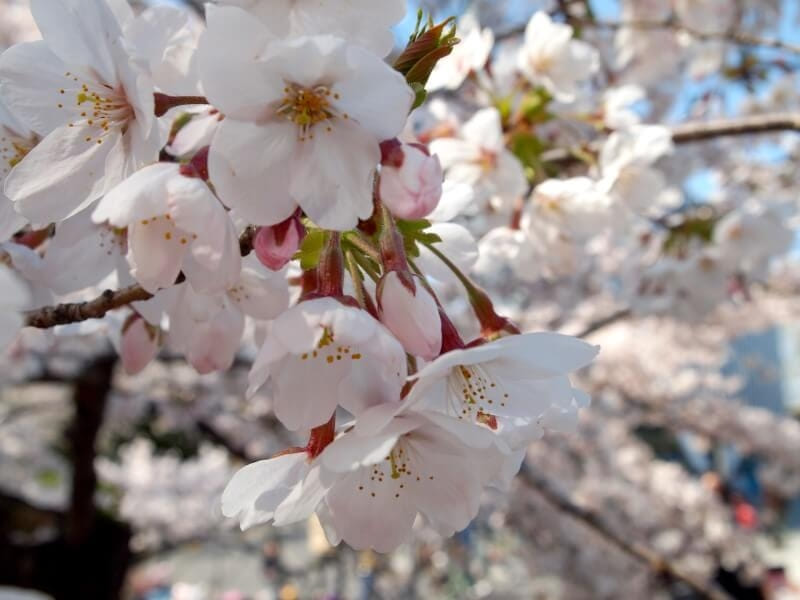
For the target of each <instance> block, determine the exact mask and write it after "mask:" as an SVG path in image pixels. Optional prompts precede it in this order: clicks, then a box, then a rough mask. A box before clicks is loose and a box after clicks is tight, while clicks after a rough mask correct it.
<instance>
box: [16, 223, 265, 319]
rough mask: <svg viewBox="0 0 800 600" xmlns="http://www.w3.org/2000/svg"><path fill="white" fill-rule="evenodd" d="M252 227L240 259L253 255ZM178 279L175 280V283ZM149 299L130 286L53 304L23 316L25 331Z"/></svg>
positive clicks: (241, 239) (92, 316)
mask: <svg viewBox="0 0 800 600" xmlns="http://www.w3.org/2000/svg"><path fill="white" fill-rule="evenodd" d="M255 233H256V228H255V227H247V228H246V229H245V230H244V233H242V235H241V236H239V250H240V251H241V253H242V256H247V255H248V254H250V252H252V251H253V236H254V235H255ZM181 279H182V278H181V277H179V280H181ZM152 297H153V295H152V294H151V293H150V292H148V291H146V290H145V289H143V288H142V287H141V286H140V285H132V286H130V287H127V288H125V289H122V290H117V291H114V290H105V291H104V292H103V293H102V294H100V295H99V296H98V297H97V298H94V299H93V300H89V301H87V302H76V303H71V304H56V305H54V306H45V307H43V308H38V309H36V310H30V311H28V312H27V313H25V324H26V325H27V326H28V327H36V328H38V329H48V328H50V327H55V326H57V325H67V324H69V323H80V322H82V321H88V320H90V319H102V318H103V317H104V316H105V315H106V313H108V312H110V311H112V310H116V309H118V308H123V307H125V306H128V305H129V304H131V303H133V302H141V301H143V300H149V299H150V298H152Z"/></svg>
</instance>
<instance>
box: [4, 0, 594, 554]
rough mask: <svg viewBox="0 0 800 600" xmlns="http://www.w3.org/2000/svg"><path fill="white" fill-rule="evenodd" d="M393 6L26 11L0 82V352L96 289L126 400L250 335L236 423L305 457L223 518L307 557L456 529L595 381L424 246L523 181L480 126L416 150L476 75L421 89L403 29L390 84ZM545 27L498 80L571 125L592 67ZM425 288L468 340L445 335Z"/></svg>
mask: <svg viewBox="0 0 800 600" xmlns="http://www.w3.org/2000/svg"><path fill="white" fill-rule="evenodd" d="M404 6H405V2H404V1H402V0H352V1H350V2H346V3H339V2H319V1H318V0H315V1H313V2H312V1H305V0H298V1H296V2H272V1H268V0H260V1H252V2H246V3H243V2H238V1H234V0H224V1H222V0H220V1H218V2H217V3H215V4H209V5H207V6H206V15H205V16H206V19H205V23H204V24H200V23H196V22H194V21H193V20H192V18H191V17H190V16H189V15H188V14H187V13H184V12H181V11H179V10H177V9H173V8H169V7H163V6H162V7H153V8H149V9H147V10H145V11H144V12H142V13H140V14H135V13H134V11H133V10H132V9H131V7H130V6H129V5H128V4H127V3H126V2H125V1H124V0H34V1H33V2H32V4H31V9H32V13H33V17H34V19H35V21H36V24H37V26H38V28H39V30H40V32H41V35H42V39H41V40H39V41H33V42H25V43H20V44H17V45H15V46H12V47H11V48H9V49H8V50H6V51H5V52H4V53H3V54H2V56H0V160H2V163H1V164H2V169H3V170H2V172H0V176H2V177H3V180H4V182H3V194H2V196H0V239H2V240H3V244H2V246H0V258H2V262H3V263H4V265H5V266H3V267H2V269H0V284H2V286H3V289H4V290H5V289H8V290H9V291H10V293H7V294H4V297H3V299H2V301H1V302H2V303H3V306H2V308H3V312H2V314H0V318H1V319H2V321H0V343H4V344H5V343H7V342H8V341H10V340H11V338H13V335H14V333H15V332H16V330H17V329H18V328H19V327H20V326H21V325H22V324H23V317H22V316H21V311H24V310H26V309H34V308H39V307H43V306H45V305H48V304H51V303H52V302H54V301H67V300H70V301H72V300H74V301H81V300H88V299H90V298H93V297H95V296H98V295H99V292H100V290H102V289H107V288H111V289H121V288H126V289H131V288H135V289H136V290H137V293H139V295H138V296H137V297H136V301H133V302H126V303H123V304H125V305H126V306H125V307H124V309H123V311H121V312H120V313H111V312H108V313H106V314H105V317H104V319H103V321H102V322H98V325H100V326H101V327H105V329H106V330H107V331H108V333H109V337H110V339H111V341H112V342H113V343H114V345H115V347H116V348H117V350H118V351H119V353H120V355H121V360H122V364H123V366H124V368H125V370H126V371H127V372H128V373H137V372H139V371H141V370H142V369H144V367H145V366H146V365H147V364H148V363H149V362H150V361H151V360H152V359H153V358H154V357H155V356H156V355H157V354H158V352H159V350H160V349H161V348H162V347H167V348H169V349H170V350H172V351H174V352H178V353H180V354H182V355H184V356H185V357H186V359H187V361H188V362H189V363H190V364H191V365H192V366H193V367H194V368H195V369H196V371H197V372H198V373H201V374H206V373H211V372H215V371H223V370H226V369H228V368H230V367H231V365H232V364H233V362H234V360H235V359H236V356H237V354H238V353H239V350H240V348H241V346H242V344H243V340H244V339H245V337H246V336H248V337H249V334H250V333H252V334H253V335H252V337H253V339H254V341H255V342H256V345H257V346H258V351H257V354H256V357H255V361H254V364H253V367H252V370H251V372H250V376H249V389H248V392H247V393H248V395H249V396H254V395H255V394H258V393H267V394H268V395H269V396H270V398H271V401H272V405H273V408H274V412H275V416H276V417H277V419H278V420H279V421H280V422H281V423H282V424H283V425H284V426H285V427H286V428H287V429H288V430H290V431H294V432H301V433H304V432H310V433H309V434H308V442H307V444H306V445H305V446H302V447H292V448H287V449H286V450H285V451H283V452H281V453H279V454H278V455H277V456H275V457H273V458H271V459H269V460H265V461H261V462H256V463H254V464H251V465H248V466H246V467H245V468H243V469H242V470H240V471H239V472H238V473H237V474H236V475H235V476H234V477H233V479H232V480H231V482H230V483H229V485H228V487H227V488H226V489H225V491H224V493H223V495H222V510H223V513H224V514H226V515H227V516H230V517H238V518H239V520H240V522H241V524H242V526H243V527H247V526H251V525H254V524H256V523H263V522H273V523H275V524H276V525H282V524H288V523H292V522H296V521H299V520H303V519H307V518H308V517H309V516H311V515H312V514H316V515H317V516H318V517H319V519H320V521H321V522H322V523H323V525H324V526H325V528H326V531H327V533H328V536H329V537H330V539H331V540H332V541H335V542H338V541H339V540H344V541H345V542H347V543H348V544H350V545H351V546H353V547H356V548H373V549H376V550H379V551H388V550H391V549H393V548H395V547H396V546H397V545H399V544H400V543H402V542H403V541H404V540H406V539H407V538H408V536H409V535H410V532H411V530H412V526H413V524H414V522H415V520H416V519H417V518H422V519H424V520H425V521H426V522H427V523H428V524H429V525H430V526H431V527H433V528H434V529H435V530H437V531H438V532H440V533H441V534H442V535H445V536H448V535H452V534H453V533H455V532H457V531H460V530H462V529H464V528H465V527H466V526H467V525H468V524H469V522H470V521H471V520H472V519H473V518H474V517H475V515H476V513H477V511H478V507H479V503H480V498H481V494H482V493H483V491H484V490H485V489H487V488H489V487H496V488H501V489H502V488H505V487H507V486H508V484H509V482H510V480H511V478H512V477H513V476H514V474H515V473H516V471H517V470H518V469H519V466H520V462H521V460H522V458H523V455H524V450H525V448H526V446H527V445H528V444H529V443H530V442H531V441H532V440H534V439H537V438H539V437H541V436H542V434H543V432H544V431H545V430H546V429H552V430H559V431H568V430H570V429H571V428H572V427H573V426H574V425H575V423H576V419H577V414H578V411H579V409H580V408H581V407H584V406H586V405H587V404H588V402H589V399H588V396H587V395H586V394H585V393H583V392H582V391H580V390H577V389H575V388H573V387H572V384H571V382H570V378H569V375H570V374H571V373H572V372H574V371H575V370H577V369H580V368H581V367H584V366H586V365H587V364H589V363H590V362H591V361H592V359H593V358H594V356H595V355H596V353H597V348H596V347H594V346H592V345H589V344H587V343H585V342H583V341H581V340H578V339H576V338H573V337H569V336H564V335H559V334H555V333H543V332H540V333H526V334H523V333H520V331H519V330H518V328H517V327H516V326H515V325H514V324H513V323H511V322H510V321H508V320H507V319H505V318H504V317H502V316H500V315H499V314H498V313H497V312H496V310H495V308H494V306H493V303H492V302H491V300H490V298H489V296H488V295H487V294H486V292H484V291H483V290H482V289H481V288H480V287H478V286H477V285H476V284H475V283H474V282H473V281H472V280H471V279H470V277H469V276H468V274H467V273H466V271H468V269H469V268H470V267H471V266H472V265H473V264H474V262H475V258H476V255H477V248H476V245H475V242H474V239H473V238H472V237H471V235H470V234H469V232H468V231H467V230H466V229H465V228H464V227H463V226H462V225H460V224H457V223H451V222H448V221H452V220H453V219H454V218H457V217H459V215H462V214H470V213H473V212H475V211H476V210H477V211H482V210H484V209H486V208H487V207H492V210H495V211H496V212H497V213H498V214H502V213H504V212H508V206H506V203H505V202H504V200H506V199H507V198H508V196H507V195H506V194H505V192H504V190H505V189H506V188H505V187H504V186H505V185H507V184H509V182H510V183H511V184H513V185H514V186H515V187H514V190H515V192H514V194H515V195H520V196H521V195H522V193H523V192H524V191H525V188H526V186H527V183H526V174H525V173H524V172H523V170H522V168H521V167H520V164H519V162H518V159H517V158H515V157H514V156H512V155H511V153H510V152H508V151H507V150H506V149H505V140H504V137H503V134H502V130H501V126H500V117H499V112H498V111H497V110H496V109H487V110H485V111H481V112H479V113H478V114H477V115H476V116H475V117H474V119H473V121H472V124H471V125H469V124H468V125H465V126H464V128H463V130H462V134H463V135H462V136H461V138H460V139H456V138H453V139H447V138H446V137H441V139H437V140H435V141H433V142H432V143H430V144H428V143H427V142H428V141H430V138H428V139H426V138H425V136H418V135H416V134H415V120H416V118H417V116H419V111H417V112H415V113H412V109H414V108H416V107H418V106H419V105H420V104H421V103H422V102H423V101H424V100H425V95H426V91H425V84H426V82H427V80H428V76H429V75H430V76H431V79H432V81H433V84H432V85H431V90H433V89H435V88H436V87H437V86H439V85H444V86H445V87H446V86H450V87H452V86H453V79H454V78H456V77H462V76H464V77H466V75H468V74H469V73H471V72H473V71H474V70H475V69H477V68H479V67H480V64H479V63H480V57H475V56H472V55H471V53H469V52H468V56H467V57H466V58H467V60H464V57H463V56H462V57H461V58H459V53H458V52H457V53H455V54H453V55H452V56H450V57H448V59H445V60H443V61H441V62H440V63H439V65H436V62H437V61H438V60H439V59H440V58H442V57H443V56H446V55H447V54H448V53H449V52H450V51H451V50H452V49H453V45H454V44H455V43H456V41H457V40H456V38H455V32H454V30H453V29H452V26H451V24H450V22H449V21H445V22H444V23H441V24H439V25H435V24H434V23H432V22H430V23H423V22H422V21H421V20H420V22H419V23H418V27H417V30H416V31H415V32H414V34H413V35H412V38H411V40H410V42H409V44H408V47H407V48H406V50H405V51H403V52H402V53H401V54H400V55H399V57H398V58H396V59H395V60H394V62H393V64H392V65H390V64H389V63H388V62H387V61H386V56H387V55H388V54H389V52H390V51H391V49H392V46H393V35H392V32H391V26H392V25H393V24H395V23H397V22H398V21H399V20H400V19H401V18H402V17H403V15H404V12H405V8H404ZM563 27H565V26H561V25H555V24H553V23H551V21H550V20H549V18H548V17H547V16H546V15H544V14H542V13H539V14H537V15H535V16H534V17H533V19H532V20H531V23H530V25H529V31H528V34H527V39H526V43H525V47H524V48H523V49H522V50H520V52H519V54H518V61H519V64H518V68H519V71H520V72H521V73H523V74H524V76H525V77H526V78H528V80H530V82H532V83H533V84H535V85H537V86H541V89H543V90H547V93H548V94H551V95H552V97H553V98H558V99H560V100H564V101H568V100H570V99H572V98H574V96H575V94H576V93H577V89H578V86H579V84H580V82H581V81H582V80H583V79H585V78H586V77H588V76H589V75H590V74H591V73H592V72H594V71H595V70H596V69H597V60H598V59H597V56H596V53H595V51H594V50H593V49H592V48H591V47H590V46H588V45H587V44H584V43H583V42H579V41H576V40H573V39H572V34H571V31H569V30H568V28H567V29H564V28H563ZM489 38H490V36H487V35H485V34H483V33H479V34H478V35H477V36H476V37H475V40H476V43H479V44H481V45H482V47H484V48H485V47H486V45H487V43H488V45H489V46H490V45H491V39H489ZM466 39H471V38H466ZM543 40H544V41H547V40H549V41H547V43H543ZM464 47H467V46H464ZM459 52H462V51H461V50H459ZM481 56H482V59H483V61H484V62H485V60H486V56H484V55H481ZM448 60H450V61H453V60H454V61H456V62H457V65H456V66H457V67H458V68H455V69H454V67H453V65H452V64H450V63H448V62H447V61H448ZM464 65H466V67H465V66H464ZM464 68H467V71H466V73H464V72H463V71H464ZM448 69H451V70H452V69H454V70H455V71H456V73H455V74H453V73H450V74H448V72H447V70H448ZM437 81H438V82H439V83H437ZM186 107H191V108H188V109H187V108H186ZM409 114H411V115H412V117H411V118H410V119H409ZM487 133H489V135H487ZM251 249H252V251H251ZM243 255H244V256H243ZM8 267H10V268H8ZM448 277H449V278H453V277H455V279H456V280H457V281H459V283H460V284H461V285H462V287H463V290H464V292H465V296H466V298H467V300H468V301H469V304H470V305H471V307H472V309H473V312H474V318H473V319H472V322H471V324H472V329H471V330H472V331H475V330H479V331H480V334H479V335H473V336H471V337H470V336H466V334H464V333H463V332H464V331H468V330H469V329H467V328H462V330H461V332H460V331H459V329H458V328H457V327H456V325H455V324H454V322H453V318H452V313H451V314H450V315H448V307H447V306H446V303H445V302H444V301H443V299H442V298H443V297H444V296H443V294H442V293H441V284H442V283H443V282H444V281H445V280H447V279H448ZM437 290H438V291H437ZM109 294H110V296H112V297H113V295H114V294H113V292H107V293H104V294H103V295H102V296H101V298H104V297H107V296H108V295H109ZM56 312H58V311H56ZM92 316H95V315H92ZM97 316H100V315H97ZM248 324H249V325H250V326H249V327H248ZM76 329H77V331H76ZM88 330H93V331H95V332H96V331H98V328H97V327H95V328H91V327H89V328H86V327H84V328H76V327H73V326H71V325H67V326H66V327H64V328H62V329H61V330H60V331H58V332H57V334H61V335H70V334H74V333H76V332H77V333H86V332H87V331H88ZM465 338H466V339H465Z"/></svg>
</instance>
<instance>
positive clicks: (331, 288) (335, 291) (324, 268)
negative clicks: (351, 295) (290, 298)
mask: <svg viewBox="0 0 800 600" xmlns="http://www.w3.org/2000/svg"><path fill="white" fill-rule="evenodd" d="M343 262H344V260H343V257H342V234H341V233H339V232H338V231H331V232H330V233H329V234H328V241H327V242H326V243H325V248H323V250H322V255H321V256H320V258H319V266H318V267H317V271H318V277H319V287H318V288H317V291H318V292H319V293H320V294H321V295H322V296H332V297H337V298H338V297H340V296H342V295H343V294H344V290H343V284H344V264H343Z"/></svg>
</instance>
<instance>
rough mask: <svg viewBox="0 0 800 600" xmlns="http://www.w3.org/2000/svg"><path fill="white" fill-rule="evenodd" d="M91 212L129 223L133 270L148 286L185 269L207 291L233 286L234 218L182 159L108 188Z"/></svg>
mask: <svg viewBox="0 0 800 600" xmlns="http://www.w3.org/2000/svg"><path fill="white" fill-rule="evenodd" d="M92 218H93V219H94V221H95V222H97V223H104V222H108V223H109V224H110V225H111V226H113V227H117V228H127V231H128V262H129V263H130V265H131V275H133V277H135V278H136V280H137V281H138V282H139V283H141V284H142V287H144V288H145V289H146V290H148V291H151V292H155V291H157V290H158V289H160V288H165V287H169V286H170V285H172V284H173V283H174V282H175V279H176V278H177V277H178V273H179V272H181V271H183V273H184V275H186V279H187V280H188V281H189V282H190V283H191V284H192V286H193V287H194V288H195V289H196V290H198V291H202V292H216V291H220V290H224V289H227V288H230V287H231V286H232V285H233V284H234V282H235V281H236V280H237V279H238V277H239V269H240V264H241V257H240V253H239V244H238V237H237V235H236V230H235V228H234V226H233V222H232V221H231V220H230V218H229V217H228V215H227V213H226V212H225V209H224V207H223V206H222V205H221V204H220V202H219V201H218V200H217V199H216V197H215V196H214V194H213V193H212V192H211V190H210V189H209V187H208V185H207V184H206V183H205V182H204V181H202V180H201V179H200V178H197V177H188V176H184V175H182V174H181V167H180V166H179V165H177V164H174V163H159V164H156V165H151V166H149V167H146V168H144V169H142V170H140V171H138V172H137V173H136V174H134V175H133V176H131V177H130V178H128V179H127V180H125V181H124V182H122V183H121V184H120V185H119V186H117V187H116V188H114V189H113V190H111V191H110V192H109V193H108V194H106V196H105V197H104V198H103V199H102V200H101V202H100V203H99V204H98V206H97V208H96V209H95V211H94V213H93V215H92Z"/></svg>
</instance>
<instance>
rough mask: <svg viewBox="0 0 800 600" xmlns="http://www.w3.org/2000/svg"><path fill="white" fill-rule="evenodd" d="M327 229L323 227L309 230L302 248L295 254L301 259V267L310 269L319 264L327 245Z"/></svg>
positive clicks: (305, 269)
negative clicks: (324, 229)
mask: <svg viewBox="0 0 800 600" xmlns="http://www.w3.org/2000/svg"><path fill="white" fill-rule="evenodd" d="M325 239H326V235H325V231H323V230H322V229H312V230H310V231H308V233H307V234H306V237H305V239H304V240H303V244H302V245H301V246H300V250H298V251H297V254H295V258H296V259H298V260H299V261H300V268H301V269H303V270H304V271H310V270H311V269H314V268H316V266H317V265H318V264H319V257H320V254H322V249H323V248H324V247H325Z"/></svg>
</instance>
